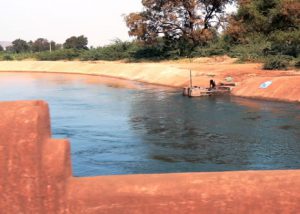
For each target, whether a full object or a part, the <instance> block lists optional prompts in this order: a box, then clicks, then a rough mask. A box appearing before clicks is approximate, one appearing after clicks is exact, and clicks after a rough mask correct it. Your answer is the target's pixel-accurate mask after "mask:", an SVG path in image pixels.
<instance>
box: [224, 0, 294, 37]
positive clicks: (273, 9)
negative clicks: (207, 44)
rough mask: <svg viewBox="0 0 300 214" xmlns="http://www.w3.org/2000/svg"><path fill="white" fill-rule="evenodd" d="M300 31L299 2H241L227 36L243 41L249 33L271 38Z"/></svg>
mask: <svg viewBox="0 0 300 214" xmlns="http://www.w3.org/2000/svg"><path fill="white" fill-rule="evenodd" d="M299 29H300V1H299V0H252V1H250V0H239V8H238V12H237V14H235V15H233V16H232V17H231V18H230V22H229V26H228V28H227V34H229V35H232V36H233V37H236V38H237V39H238V37H239V38H240V39H241V38H243V37H244V36H245V35H247V34H249V33H260V34H264V35H266V36H269V35H270V34H272V33H274V32H278V31H286V32H290V31H296V30H299Z"/></svg>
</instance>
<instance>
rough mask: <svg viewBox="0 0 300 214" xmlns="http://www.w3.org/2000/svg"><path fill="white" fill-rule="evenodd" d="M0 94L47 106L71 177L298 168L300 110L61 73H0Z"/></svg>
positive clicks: (272, 104)
mask: <svg viewBox="0 0 300 214" xmlns="http://www.w3.org/2000/svg"><path fill="white" fill-rule="evenodd" d="M0 91H1V93H0V100H1V101H4V100H20V99H22V100H24V99H43V100H46V101H47V102H49V104H50V109H51V117H52V132H53V135H54V137H56V138H69V139H70V140H71V146H72V162H73V163H72V164H73V172H74V175H75V176H95V175H111V174H134V173H166V172H198V171H228V170H262V169H300V106H299V104H288V103H276V102H265V101H254V100H247V99H241V98H235V97H218V98H200V99H189V98H186V97H182V96H181V95H180V92H179V91H177V90H173V89H168V88H157V87H153V86H145V85H142V84H139V83H134V82H127V81H116V80H114V79H109V78H100V77H87V76H79V75H75V76H74V75H73V76H71V75H67V76H65V75H60V74H55V75H45V74H43V75H37V74H14V73H9V74H8V73H0Z"/></svg>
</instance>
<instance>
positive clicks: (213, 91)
mask: <svg viewBox="0 0 300 214" xmlns="http://www.w3.org/2000/svg"><path fill="white" fill-rule="evenodd" d="M235 86H236V84H235V83H220V84H219V85H217V86H216V87H215V88H204V87H199V86H191V87H185V88H183V96H188V97H204V96H216V95H225V94H230V93H231V91H232V89H233V88H234V87H235Z"/></svg>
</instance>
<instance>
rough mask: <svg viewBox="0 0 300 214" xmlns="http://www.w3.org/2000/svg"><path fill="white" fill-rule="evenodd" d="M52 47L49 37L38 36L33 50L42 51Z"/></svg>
mask: <svg viewBox="0 0 300 214" xmlns="http://www.w3.org/2000/svg"><path fill="white" fill-rule="evenodd" d="M49 49H50V43H49V42H48V40H47V39H44V38H38V39H37V40H35V41H34V42H33V43H32V46H31V50H32V52H42V51H48V50H49Z"/></svg>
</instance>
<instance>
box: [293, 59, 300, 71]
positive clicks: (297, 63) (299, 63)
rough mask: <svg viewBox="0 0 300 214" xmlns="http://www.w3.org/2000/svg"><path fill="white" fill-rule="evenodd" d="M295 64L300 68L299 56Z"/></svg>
mask: <svg viewBox="0 0 300 214" xmlns="http://www.w3.org/2000/svg"><path fill="white" fill-rule="evenodd" d="M294 66H295V67H296V68H298V69H300V58H297V59H296V60H295V63H294Z"/></svg>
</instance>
